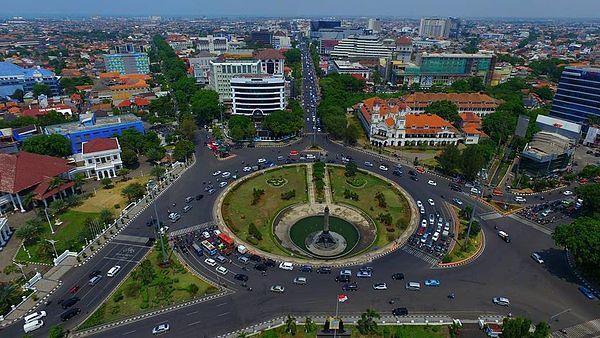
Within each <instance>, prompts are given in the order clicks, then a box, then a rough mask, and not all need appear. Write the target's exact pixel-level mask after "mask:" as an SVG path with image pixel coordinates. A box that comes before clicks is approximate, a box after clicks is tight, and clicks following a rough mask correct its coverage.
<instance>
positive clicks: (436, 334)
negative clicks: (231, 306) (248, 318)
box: [256, 324, 450, 338]
mask: <svg viewBox="0 0 600 338" xmlns="http://www.w3.org/2000/svg"><path fill="white" fill-rule="evenodd" d="M345 327H347V328H350V329H351V330H352V337H354V338H371V337H372V338H375V337H382V338H383V337H386V338H387V337H394V338H445V337H449V336H450V334H449V333H448V328H447V327H446V326H438V325H435V326H434V325H431V326H417V325H398V326H395V325H385V326H383V325H380V326H378V328H377V329H378V332H379V333H378V334H374V335H362V334H360V332H359V331H358V329H356V327H353V326H352V325H346V326H345ZM322 328H323V325H322V324H321V325H317V330H321V329H322ZM317 330H313V331H311V332H305V330H304V325H298V326H297V329H296V334H295V335H290V334H289V333H287V332H285V325H284V326H280V327H277V328H274V329H271V330H267V331H264V332H261V333H260V334H258V335H256V337H259V338H278V337H286V338H292V337H293V338H312V337H316V336H317V334H316V333H317Z"/></svg>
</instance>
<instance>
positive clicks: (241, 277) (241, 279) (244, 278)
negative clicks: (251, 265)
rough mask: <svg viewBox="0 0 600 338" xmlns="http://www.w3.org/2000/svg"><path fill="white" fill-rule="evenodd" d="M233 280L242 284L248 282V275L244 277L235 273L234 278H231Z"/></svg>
mask: <svg viewBox="0 0 600 338" xmlns="http://www.w3.org/2000/svg"><path fill="white" fill-rule="evenodd" d="M233 278H235V279H237V280H239V281H242V282H247V281H248V275H244V274H243V273H236V274H235V276H233Z"/></svg>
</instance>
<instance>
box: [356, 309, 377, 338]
mask: <svg viewBox="0 0 600 338" xmlns="http://www.w3.org/2000/svg"><path fill="white" fill-rule="evenodd" d="M375 318H380V316H379V313H377V312H376V311H375V310H373V309H367V311H365V312H363V313H362V314H361V315H360V319H359V320H358V321H357V323H356V324H357V325H356V326H357V328H358V331H360V333H361V334H365V335H366V334H375V333H377V323H376V322H375V320H374V319H375Z"/></svg>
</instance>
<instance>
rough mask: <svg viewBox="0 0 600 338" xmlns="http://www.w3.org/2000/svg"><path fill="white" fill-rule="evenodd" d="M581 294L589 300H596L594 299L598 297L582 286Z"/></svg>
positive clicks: (580, 288)
mask: <svg viewBox="0 0 600 338" xmlns="http://www.w3.org/2000/svg"><path fill="white" fill-rule="evenodd" d="M579 292H581V293H583V295H584V296H585V297H586V298H587V299H594V298H596V296H594V293H593V292H592V290H590V289H588V288H586V287H585V286H580V287H579Z"/></svg>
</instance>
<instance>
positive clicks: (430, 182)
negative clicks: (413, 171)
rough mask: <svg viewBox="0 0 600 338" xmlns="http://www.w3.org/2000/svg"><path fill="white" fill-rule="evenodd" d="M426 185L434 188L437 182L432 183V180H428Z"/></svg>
mask: <svg viewBox="0 0 600 338" xmlns="http://www.w3.org/2000/svg"><path fill="white" fill-rule="evenodd" d="M427 184H429V185H433V186H436V185H437V182H436V181H434V180H429V181H427Z"/></svg>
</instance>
